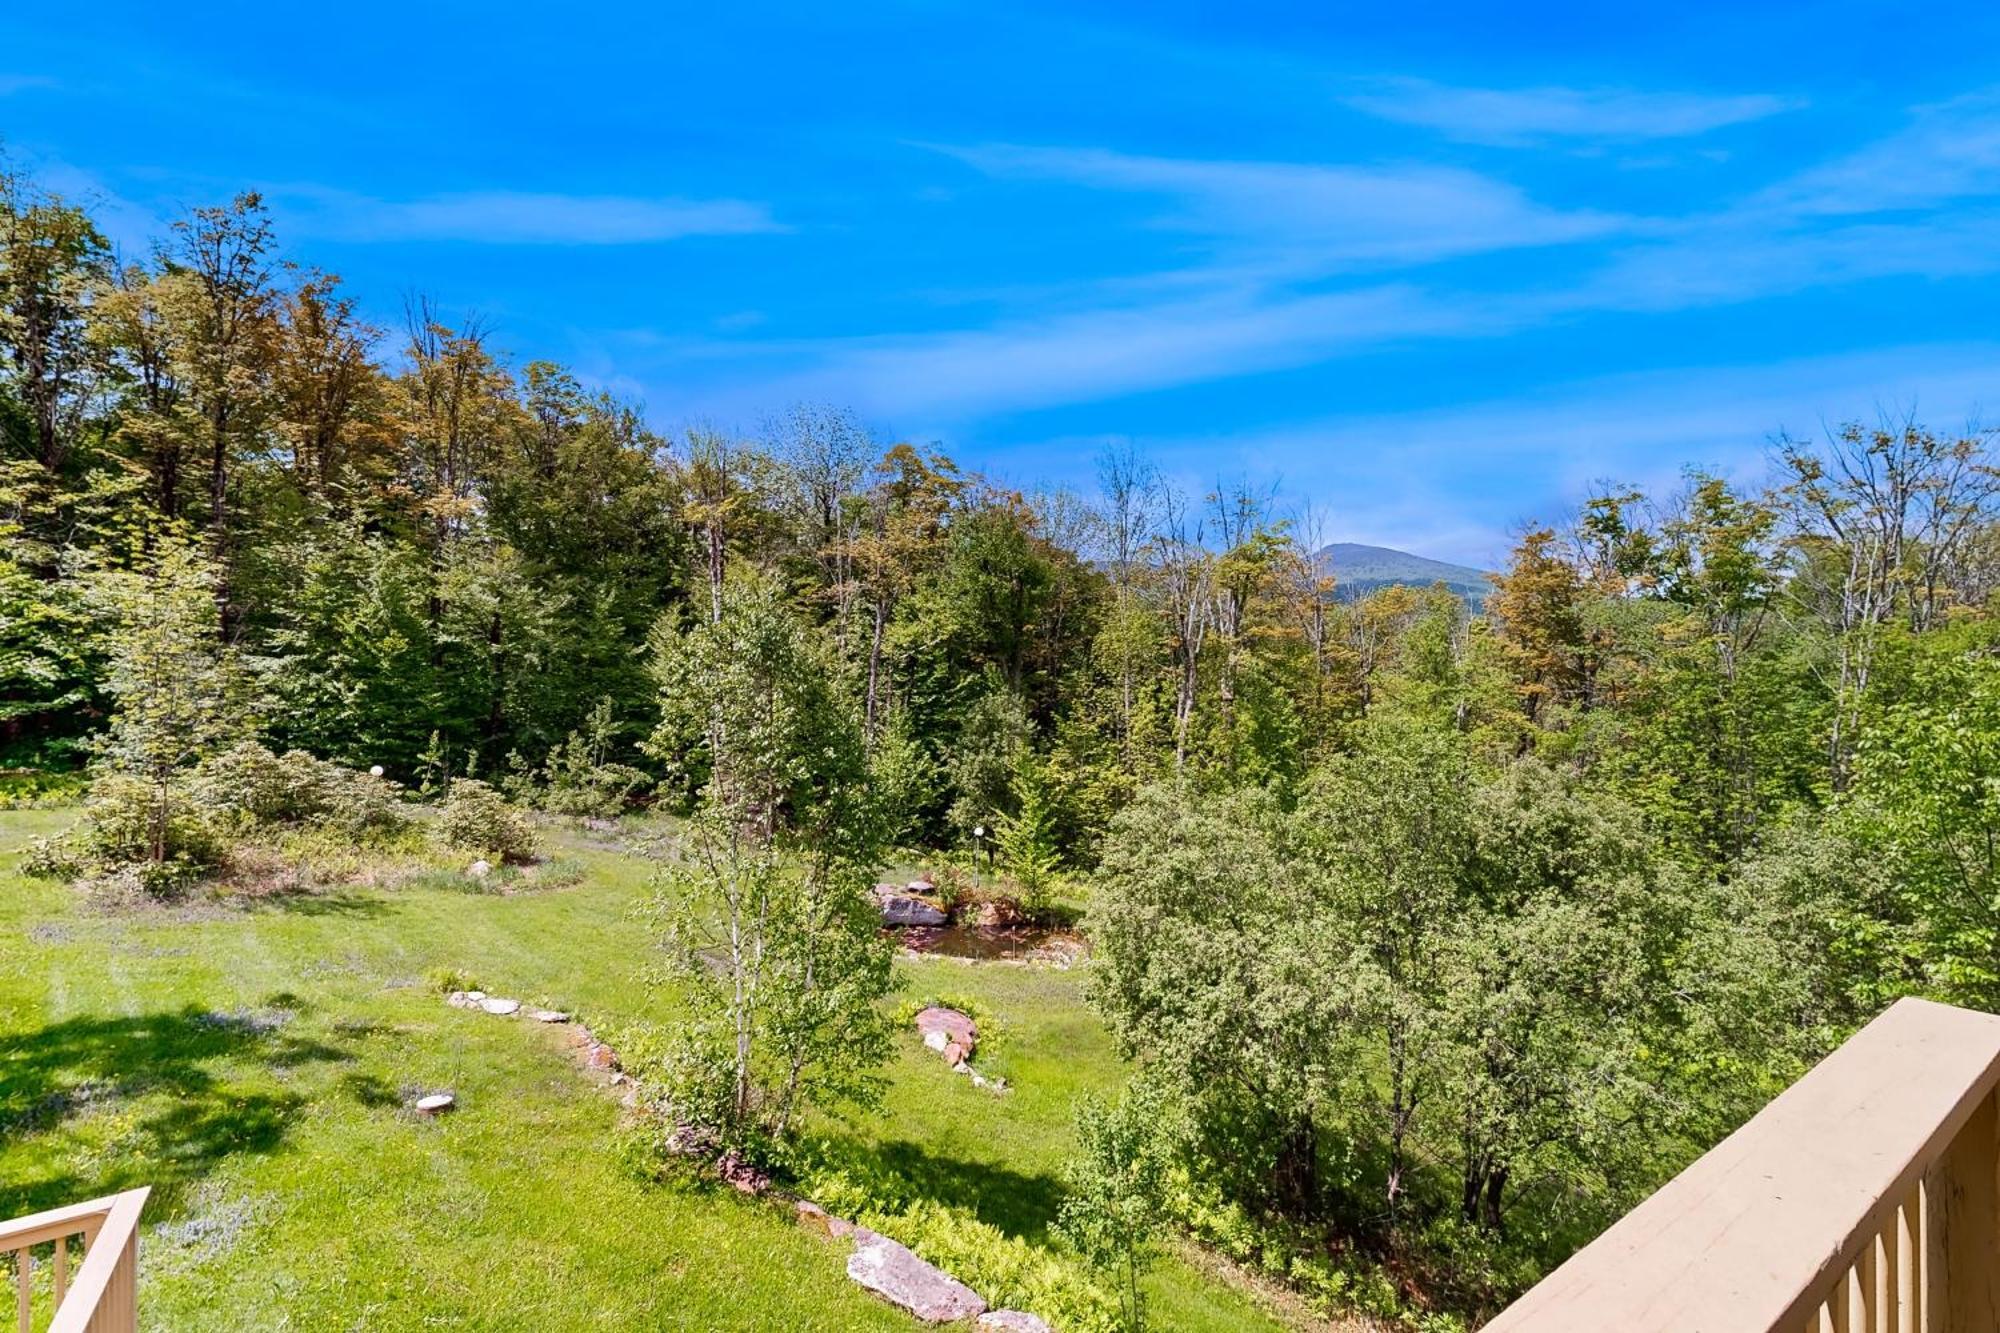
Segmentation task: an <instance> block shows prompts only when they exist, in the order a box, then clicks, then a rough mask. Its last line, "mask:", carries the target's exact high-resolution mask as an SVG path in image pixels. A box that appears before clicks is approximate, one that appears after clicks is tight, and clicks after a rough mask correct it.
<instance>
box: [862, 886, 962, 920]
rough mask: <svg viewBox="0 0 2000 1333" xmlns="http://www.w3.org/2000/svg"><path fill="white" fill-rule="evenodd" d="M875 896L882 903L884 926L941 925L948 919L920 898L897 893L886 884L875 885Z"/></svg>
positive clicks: (938, 909) (939, 910) (940, 911)
mask: <svg viewBox="0 0 2000 1333" xmlns="http://www.w3.org/2000/svg"><path fill="white" fill-rule="evenodd" d="M875 898H876V901H877V902H879V903H881V905H882V924H883V925H885V926H942V925H944V924H945V922H946V921H948V920H949V919H950V918H948V917H947V916H945V914H944V912H943V911H942V910H941V909H940V908H937V907H933V906H932V905H931V904H929V903H927V902H925V901H924V900H923V899H922V898H915V897H912V896H911V895H909V894H907V893H898V892H896V890H895V889H894V888H892V887H890V886H888V885H877V886H876V888H875Z"/></svg>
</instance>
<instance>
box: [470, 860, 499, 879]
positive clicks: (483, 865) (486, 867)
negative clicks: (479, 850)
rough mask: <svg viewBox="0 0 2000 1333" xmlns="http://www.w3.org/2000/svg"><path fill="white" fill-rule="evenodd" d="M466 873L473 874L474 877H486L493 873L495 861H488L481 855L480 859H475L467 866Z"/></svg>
mask: <svg viewBox="0 0 2000 1333" xmlns="http://www.w3.org/2000/svg"><path fill="white" fill-rule="evenodd" d="M465 873H466V874H468V875H470V876H472V877H473V878H474V879H485V878H486V877H487V876H488V875H490V874H492V873H493V863H492V862H491V861H488V860H487V859H485V858H484V857H481V858H480V859H479V860H477V861H474V862H473V863H472V864H471V865H469V866H467V867H466V868H465Z"/></svg>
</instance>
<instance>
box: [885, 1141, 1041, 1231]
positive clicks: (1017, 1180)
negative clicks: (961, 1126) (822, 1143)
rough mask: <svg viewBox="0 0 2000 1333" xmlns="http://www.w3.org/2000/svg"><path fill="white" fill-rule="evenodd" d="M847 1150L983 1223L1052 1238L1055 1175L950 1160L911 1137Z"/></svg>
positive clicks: (927, 1195)
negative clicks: (1051, 1225) (965, 1211)
mask: <svg viewBox="0 0 2000 1333" xmlns="http://www.w3.org/2000/svg"><path fill="white" fill-rule="evenodd" d="M849 1151H851V1152H852V1154H853V1156H854V1159H855V1160H856V1162H857V1163H859V1164H860V1165H861V1167H862V1169H863V1170H864V1171H865V1172H867V1173H868V1174H869V1175H878V1174H879V1175H893V1176H895V1177H896V1178H897V1179H898V1180H900V1181H901V1182H902V1183H903V1184H904V1185H906V1186H907V1187H908V1188H909V1190H910V1192H912V1193H913V1194H917V1195H920V1196H922V1197H924V1198H927V1199H933V1200H935V1201H937V1202H938V1203H943V1204H949V1205H951V1206H952V1207H954V1208H963V1209H966V1210H968V1211H970V1212H972V1213H974V1214H975V1215H977V1216H978V1218H979V1220H980V1221H982V1222H985V1223H988V1224H989V1225H992V1226H996V1227H998V1228H1000V1230H1002V1231H1004V1232H1006V1233H1007V1234H1008V1235H1010V1236H1018V1237H1019V1238H1021V1239H1022V1240H1026V1241H1030V1242H1033V1243H1036V1244H1040V1243H1042V1242H1043V1241H1045V1240H1047V1239H1048V1230H1049V1226H1050V1224H1051V1223H1053V1222H1054V1221H1055V1219H1056V1211H1057V1209H1058V1208H1060V1207H1061V1206H1062V1198H1063V1190H1062V1184H1061V1182H1059V1181H1058V1180H1056V1178H1055V1177H1054V1176H1049V1175H1029V1174H1028V1173H1026V1172H1024V1171H1015V1170H1011V1169H1009V1168H1007V1167H1004V1166H995V1165H993V1164H992V1163H990V1162H977V1161H966V1160H965V1159H963V1158H958V1157H951V1156H946V1155H943V1154H940V1153H935V1152H932V1151H931V1150H930V1149H929V1148H926V1147H925V1146H924V1145H923V1144H921V1143H912V1142H911V1141H909V1140H908V1139H893V1140H890V1141H889V1142H886V1143H877V1144H871V1145H868V1146H866V1147H863V1146H860V1145H855V1146H854V1147H852V1148H851V1149H850V1150H849Z"/></svg>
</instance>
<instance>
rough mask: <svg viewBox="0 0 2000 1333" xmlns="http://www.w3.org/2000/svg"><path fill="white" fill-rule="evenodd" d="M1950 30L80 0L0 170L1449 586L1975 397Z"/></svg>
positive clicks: (620, 355) (721, 387)
mask: <svg viewBox="0 0 2000 1333" xmlns="http://www.w3.org/2000/svg"><path fill="white" fill-rule="evenodd" d="M621 8H622V10H623V12H616V11H618V10H620V9H621ZM1614 10H1615V11H1618V12H1612V11H1614ZM1996 39H2000V6H1993V5H1973V4H1952V3H1932V4H1927V5H1924V6H1922V7H1921V10H1920V11H1919V9H1918V8H1917V7H1912V6H1909V5H1907V4H1905V5H1898V6H1891V5H1887V4H1856V3H1841V2H1840V0H1832V2H1827V0H1821V2H1820V3H1813V4H1784V5H1745V4H1730V5H1716V4H1709V3H1699V2H1692V0H1691V2H1690V3H1685V4H1682V5H1678V6H1660V5H1654V6H1605V5H1601V4H1594V5H1587V6H1586V5H1553V4H1542V5H1522V4H1513V5H1506V6H1501V5H1492V6H1460V5H1438V4H1424V3H1419V2H1415V0H1412V2H1411V3H1404V4H1401V5H1396V6H1345V5H1329V4H1323V3H1322V4H1313V5H1275V4H1264V3H1259V0H1238V2H1237V3H1234V4H1231V5H1228V6H1218V5H1213V4H1192V3H1180V2H1179V0H1166V2H1165V3H1152V4H1146V5H1105V4H1091V3H1081V4H1068V5H1063V6H1060V7H1042V6H1036V5H1032V4H1026V5H1023V4H1014V5H1006V6H973V5H960V4H930V3H910V4H900V3H882V4H873V5H866V6H844V7H843V6H828V5H800V6H787V5H762V4H756V3H748V4H738V5H729V6H716V5H708V6H645V7H641V6H626V7H618V6H610V5H599V6H583V5H578V6H573V7H570V8H568V9H566V10H551V9H549V8H548V7H547V6H533V7H529V6H521V5H515V4H509V3H504V2H501V0H495V2H494V3H487V4H482V5H478V6H471V5H453V4H430V3H407V2H406V3H404V4H401V5H396V6H387V5H379V4H375V3H349V4H345V5H342V6H338V7H334V8H324V7H304V6H300V7H296V12H287V7H282V6H271V5H258V6H254V7H253V6H247V5H246V6H236V5H220V4H212V5H205V6H197V7H195V8H193V9H190V8H189V7H186V6H182V7H177V8H176V7H162V6H157V5H143V6H142V5H136V4H127V3H123V2H122V0H111V2H110V3H100V4H97V5H94V6H91V7H88V8H87V9H86V8H81V7H77V8H70V9H69V12H63V11H62V10H59V9H58V8H56V7H53V6H46V5H40V6H28V5H22V6H10V7H8V10H7V12H5V13H0V137H4V139H5V141H6V144H7V147H8V151H9V152H10V153H11V155H12V156H13V157H14V158H16V159H17V160H18V161H20V162H22V163H24V164H26V165H28V166H29V167H30V168H32V169H34V170H36V171H37V172H38V173H39V174H41V175H42V177H43V178H44V179H45V180H46V181H48V182H49V183H50V184H52V185H54V186H57V187H58V188H61V189H63V190H65V191H68V192H70V193H72V194H74V195H77V196H80V197H87V198H90V199H94V200H96V201H97V204H98V208H99V211H100V214H101V216H102V218H103V220H104V222H105V225H106V227H107V229H108V230H109V231H110V232H111V233H112V234H113V236H114V239H116V240H117V241H119V243H120V244H121V245H124V246H126V247H127V248H139V247H142V246H143V245H144V244H145V241H146V238H147V237H148V236H150V235H153V234H156V233H157V232H158V231H159V230H160V228H161V225H162V222H163V220H164V219H166V218H169V217H171V216H173V215H174V214H175V213H176V212H177V211H179V210H180V209H181V208H183V207H185V206H187V205H190V204H197V203H205V202H212V201H215V200H218V199H220V198H223V197H226V196H227V195H228V194H229V193H231V192H233V191H234V190H237V189H240V188H256V189H260V190H262V191H264V192H265V194H266V196H267V198H268V199H269V201H270V203H271V205H272V207H273V210H274V212H275V213H276V214H277V217H278V219H279V223H280V226H281V229H282V235H283V238H284V241H285V245H286V249H287V252H288V254H289V255H290V256H291V257H294V258H298V259H301V260H304V261H307V262H311V263H315V264H318V265H320V266H322V267H324V268H327V269H330V270H332V271H335V272H338V273H340V274H342V275H343V276H344V277H345V278H346V279H347V280H348V282H349V284H350V285H351V286H352V287H353V288H354V289H355V291H356V292H357V294H358V295H360V297H361V298H362V300H363V302H364V304H365V305H366V306H367V307H368V308H369V309H370V310H371V311H372V312H374V314H375V316H376V318H377V319H378V321H380V322H382V323H384V324H394V323H395V322H396V320H397V319H398V317H399V312H400V310H401V308H402V303H403V300H404V298H405V297H406V296H408V295H413V294H417V293H423V294H427V295H429V296H432V297H434V298H435V299H436V300H438V301H439V302H440V303H441V305H442V306H443V307H444V308H445V309H446V310H447V311H477V312H479V313H480V314H482V315H483V316H484V317H485V318H486V320H487V321H488V322H489V323H490V324H491V325H492V326H494V327H495V329H496V331H497V341H498V343H499V344H500V345H501V346H502V347H503V348H505V349H507V350H508V351H509V352H510V353H511V354H513V355H514V356H516V357H518V358H520V359H527V358H531V357H548V358H553V359H556V360H561V361H565V362H568V363H570V364H572V365H573V366H574V367H575V368H576V369H577V370H578V371H579V373H580V374H582V375H583V376H584V378H586V379H587V380H589V381H591V382H593V383H597V384H601V385H603V386H605V387H607V388H609V389H612V390H613V391H615V392H617V393H619V394H621V395H624V396H627V397H631V398H634V399H638V400H641V401H643V403H644V404H645V406H646V409H647V412H648V414H649V416H650V417H651V418H652V420H653V421H654V422H655V424H656V425H658V426H660V427H661V428H663V429H666V430H669V431H672V430H675V429H677V428H678V427H680V426H681V425H683V424H685V423H687V422H690V421H702V422H706V423H711V424H716V425H720V426H724V427H729V428H738V429H743V430H746V431H748V430H754V429H756V428H757V426H758V425H759V424H760V422H762V421H763V420H764V419H766V418H767V417H768V416H770V415H772V414H773V413H775V412H776V411H778V410H779V409H782V408H783V407H784V406H786V405H787V404H788V403H790V402H793V401H796V400H799V399H813V400H822V401H829V402H834V403H840V404H845V405H849V406H851V407H853V408H854V409H855V410H857V411H858V412H859V413H861V414H862V415H863V417H864V418H865V419H866V420H868V421H869V422H870V423H871V424H872V425H873V426H874V427H875V428H876V429H877V430H879V431H880V432H881V433H882V434H883V435H884V436H885V437H887V438H912V439H920V440H933V439H934V440H938V441H941V442H942V443H944V444H945V445H946V446H947V447H948V448H950V449H951V450H952V451H953V452H954V453H955V454H956V455H957V456H959V457H960V458H962V459H964V460H965V461H967V462H969V463H971V464H973V465H976V466H980V467H983V468H985V469H986V470H988V471H990V472H992V473H994V474H995V475H997V476H1000V477H1003V478H1005V479H1007V480H1010V481H1013V482H1015V483H1017V484H1022V485H1032V484H1037V483H1073V484H1078V485H1084V486H1087V485H1089V484H1090V482H1091V479H1092V475H1093V462H1092V460H1093V458H1094V456H1095V455H1096V453H1097V452H1098V450H1099V449H1100V448H1101V447H1102V445H1103V444H1104V443H1105V442H1106V441H1108V440H1112V439H1127V438H1129V439H1131V440H1133V441H1136V442H1138V443H1139V444H1140V445H1141V446H1143V447H1144V448H1146V449H1147V450H1149V451H1150V452H1151V453H1152V454H1153V455H1154V456H1155V457H1156V458H1157V459H1158V460H1159V461H1160V462H1161V463H1162V464H1163V466H1164V467H1165V468H1166V469H1167V470H1168V471H1169V472H1170V473H1172V474H1174V475H1176V476H1178V477H1180V478H1181V479H1182V480H1183V481H1184V482H1186V483H1187V484H1189V485H1196V486H1198V485H1201V484H1204V483H1207V482H1212V481H1214V480H1215V479H1217V478H1219V477H1227V478H1234V477H1237V476H1239V475H1245V474H1247V475H1250V476H1252V477H1254V478H1259V479H1265V480H1270V479H1278V480H1281V481H1282V484H1283V486H1284V488H1285V490H1286V492H1287V493H1288V494H1290V495H1291V496H1293V497H1295V498H1301V497H1304V498H1310V499H1311V500H1312V501H1313V502H1314V504H1315V506H1316V507H1317V508H1318V509H1320V510H1322V511H1323V512H1324V513H1326V514H1327V515H1328V516H1329V527H1330V531H1329V534H1328V535H1329V536H1332V537H1338V538H1342V539H1352V540H1361V541H1378V542H1384V543H1388V544H1392V545H1399V546H1403V547H1407V548H1410V549H1415V550H1418V551H1421V552H1423V553H1425V554H1431V555H1437V556H1441V557H1445V558H1452V559H1460V560H1467V561H1472V562H1475V563H1482V564H1489V565H1490V564H1493V563H1496V562H1498V561H1500V560H1501V559H1502V558H1503V556H1504V552H1505V549H1506V547H1507V544H1508V537H1509V534H1510V533H1511V532H1513V531H1515V530H1516V529H1518V527H1519V525H1520V524H1521V523H1522V522H1523V521H1524V520H1527V519H1531V518H1535V517H1548V516H1551V515H1553V514H1555V513H1557V512H1559V511H1560V510H1561V509H1562V508H1563V507H1564V506H1565V505H1568V504H1571V503H1573V502H1574V501H1575V500H1576V499H1577V498H1578V497H1580V496H1581V495H1583V494H1584V493H1585V492H1586V491H1588V490H1589V488H1590V486H1591V483H1592V482H1593V481H1595V480H1598V479H1606V478H1615V479H1619V480H1624V481H1631V482H1637V483H1640V484H1646V485H1666V484H1670V483H1671V482H1672V480H1673V479H1674V477H1675V476H1676V474H1677V473H1678V471H1679V469H1680V467H1681V465H1682V464H1683V463H1697V464H1702V465H1705V466H1708V467H1711V468H1716V469H1721V470H1723V471H1726V472H1728V473H1731V474H1732V475H1738V476H1742V477H1744V478H1747V479H1754V478H1756V477H1758V476H1760V475H1761V468H1762V463H1761V460H1762V457H1763V453H1764V450H1765V448H1766V444H1767V441H1768V438H1769V436H1770V435H1771V434H1772V433H1773V432H1774V431H1777V430H1779V429H1787V430H1790V431H1792V432H1794V433H1799V434H1809V433H1814V432H1817V431H1819V430H1821V429H1822V428H1823V427H1824V426H1825V425H1826V424H1827V423H1829V422H1832V421H1837V420H1840V419H1843V418H1848V417H1856V416H1859V417H1863V418H1872V417H1874V416H1875V415H1876V414H1877V413H1878V412H1880V411H1883V410H1896V411H1900V410H1907V409H1910V408H1912V407H1914V408H1915V409H1916V410H1917V411H1918V412H1919V413H1920V414H1921V415H1922V416H1924V417H1925V418H1927V419H1928V420H1930V421H1932V422H1933V423H1935V424H1938V425H1940V426H1943V427H1948V428H1957V427H1961V426H1963V425H1964V424H1965V423H1966V422H1967V420H1968V419H1970V418H1973V417H1976V416H1977V415H1978V414H1979V412H1980V408H1981V405H1982V403H1989V404H1990V403H1994V402H1995V401H1996V400H2000V393H1995V392H1994V388H1995V375H1996V368H2000V358H1996V352H1997V351H2000V333H1996V332H1995V331H1994V330H1993V328H1992V325H1993V322H1994V311H1995V309H1996V298H2000V82H1996V80H2000V68H1997V67H1996V66H1995V65H1994V63H1993V61H1992V60H1991V56H1990V53H1991V52H1992V51H1993V50H1994V49H1996Z"/></svg>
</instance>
